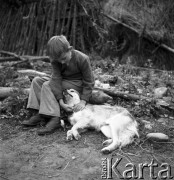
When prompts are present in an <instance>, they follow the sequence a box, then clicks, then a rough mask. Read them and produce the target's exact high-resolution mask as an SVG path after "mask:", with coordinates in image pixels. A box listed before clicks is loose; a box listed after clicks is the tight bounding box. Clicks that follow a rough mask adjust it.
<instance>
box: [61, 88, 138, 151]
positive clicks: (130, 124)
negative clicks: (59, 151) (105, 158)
mask: <svg viewBox="0 0 174 180" xmlns="http://www.w3.org/2000/svg"><path fill="white" fill-rule="evenodd" d="M63 94H64V101H65V103H66V104H69V105H71V106H74V105H75V104H77V103H78V102H80V98H79V94H78V92H77V91H75V90H74V89H69V90H66V91H64V93H63ZM68 120H69V122H70V124H71V125H72V128H71V129H70V130H69V131H67V140H72V139H73V138H75V139H76V140H78V139H79V138H80V137H81V136H80V134H79V130H80V129H86V128H91V127H92V128H94V129H96V130H97V131H101V132H102V133H103V134H104V135H105V136H106V137H107V138H108V139H107V140H106V141H104V142H103V145H104V146H106V147H104V148H103V149H102V150H101V151H102V152H103V153H109V152H111V151H113V150H115V149H116V148H118V147H124V146H126V145H128V144H130V143H132V142H133V140H134V136H135V135H136V136H138V137H139V134H138V125H137V122H136V120H134V118H133V117H132V115H131V114H130V113H129V112H128V111H127V110H126V109H125V108H123V107H119V106H110V105H93V104H87V105H86V107H85V108H84V109H83V110H82V111H78V112H73V113H72V115H70V116H69V117H68Z"/></svg>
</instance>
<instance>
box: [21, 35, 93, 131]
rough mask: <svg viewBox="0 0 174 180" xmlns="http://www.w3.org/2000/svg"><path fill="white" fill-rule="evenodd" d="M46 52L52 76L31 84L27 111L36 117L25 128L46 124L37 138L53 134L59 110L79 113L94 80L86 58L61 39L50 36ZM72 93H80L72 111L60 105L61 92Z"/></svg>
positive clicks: (58, 121) (34, 80)
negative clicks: (45, 122) (44, 122)
mask: <svg viewBox="0 0 174 180" xmlns="http://www.w3.org/2000/svg"><path fill="white" fill-rule="evenodd" d="M47 52H48V55H49V57H50V62H51V65H52V70H53V73H52V76H51V78H48V77H42V78H40V77H35V78H34V79H33V81H32V84H31V89H30V94H29V99H28V104H27V108H29V109H34V110H36V111H37V112H38V113H37V114H36V115H35V116H33V117H31V118H30V119H29V120H25V121H23V123H22V124H23V125H25V126H35V125H37V124H38V123H40V122H41V121H43V120H44V121H45V120H49V122H48V123H47V125H46V127H45V128H43V129H40V130H39V131H38V134H39V135H45V134H50V133H53V132H54V131H55V130H56V129H57V128H58V127H59V126H60V125H59V124H60V107H61V108H62V109H64V110H65V111H67V112H72V111H80V110H82V109H83V108H84V107H85V105H86V103H87V102H88V101H89V98H90V96H91V93H92V89H93V86H94V77H93V73H92V69H91V65H90V60H89V57H88V56H87V55H85V54H83V53H82V52H80V51H77V50H75V49H73V48H72V46H70V44H69V42H68V41H67V39H66V37H65V36H63V35H60V36H53V37H52V38H51V39H50V40H49V41H48V44H47ZM64 89H75V90H77V91H78V92H79V93H80V99H81V101H80V103H78V104H77V105H76V106H75V107H74V108H73V109H72V107H71V106H69V105H67V104H65V103H64V101H63V94H62V92H63V90H64Z"/></svg>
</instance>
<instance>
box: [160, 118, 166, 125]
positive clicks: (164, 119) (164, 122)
mask: <svg viewBox="0 0 174 180" xmlns="http://www.w3.org/2000/svg"><path fill="white" fill-rule="evenodd" d="M158 122H160V123H161V124H163V125H166V124H167V122H168V118H159V119H158Z"/></svg>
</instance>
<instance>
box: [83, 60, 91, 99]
mask: <svg viewBox="0 0 174 180" xmlns="http://www.w3.org/2000/svg"><path fill="white" fill-rule="evenodd" d="M81 73H82V81H83V91H82V95H81V99H83V100H85V101H89V98H90V96H91V93H92V89H93V87H94V76H93V72H92V68H91V64H90V60H89V58H85V59H83V60H82V61H81Z"/></svg>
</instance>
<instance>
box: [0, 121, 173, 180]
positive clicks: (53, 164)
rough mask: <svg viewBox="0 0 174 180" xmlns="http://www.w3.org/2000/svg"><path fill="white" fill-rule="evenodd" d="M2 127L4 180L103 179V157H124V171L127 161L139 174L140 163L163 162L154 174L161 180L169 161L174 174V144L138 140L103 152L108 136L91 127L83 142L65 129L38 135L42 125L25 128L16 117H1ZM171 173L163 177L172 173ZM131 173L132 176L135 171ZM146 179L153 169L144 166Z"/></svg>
mask: <svg viewBox="0 0 174 180" xmlns="http://www.w3.org/2000/svg"><path fill="white" fill-rule="evenodd" d="M0 127H1V146H0V179H2V180H48V179H50V180H59V179H60V180H98V179H102V177H101V176H102V175H103V172H104V170H103V168H102V160H103V158H107V159H108V160H111V158H113V162H115V161H116V160H117V158H118V159H120V158H122V160H121V161H120V163H119V164H118V166H117V169H118V170H119V171H120V173H122V172H124V171H125V170H126V169H130V168H128V167H126V164H127V163H132V164H134V165H135V167H136V173H137V175H138V176H139V166H140V164H141V163H148V164H150V162H151V161H152V160H153V159H154V161H155V162H157V164H158V165H159V167H158V168H156V169H155V173H154V174H155V175H156V176H157V179H160V178H159V177H158V173H159V171H160V170H163V169H165V168H164V167H161V166H160V165H161V163H168V165H169V167H171V172H169V171H167V172H168V174H171V175H174V171H173V170H174V169H173V167H174V166H173V160H174V154H173V144H172V143H165V144H162V145H161V144H159V143H156V144H152V143H149V142H144V143H142V142H141V143H140V141H139V140H137V141H136V143H133V144H132V145H131V146H129V147H126V148H124V149H122V150H116V151H114V152H113V153H111V154H108V155H103V154H102V153H101V152H100V150H101V148H102V142H103V141H104V139H105V137H104V136H103V135H102V134H101V133H100V132H95V131H92V130H90V131H88V132H85V133H84V134H83V135H82V138H81V139H80V140H79V141H75V140H74V141H71V142H67V141H66V132H64V131H63V129H59V130H57V131H56V132H55V133H53V134H51V135H46V136H38V135H37V133H36V131H37V129H38V128H39V127H36V128H32V129H24V128H23V127H22V126H21V124H20V122H19V121H18V120H13V121H12V119H11V120H8V119H1V120H0ZM137 143H138V145H137ZM108 166H109V165H108ZM110 169H111V168H110ZM167 172H164V173H163V176H168V174H167ZM117 174H118V173H117ZM117 174H116V173H114V171H112V176H111V174H108V176H110V179H121V177H118V176H117ZM128 175H130V176H131V172H129V173H128ZM143 178H144V179H146V180H148V179H151V175H150V170H149V168H145V169H144V175H143ZM129 179H130V178H129ZM132 179H135V178H132ZM137 179H140V178H139V177H138V178H137ZM167 179H169V178H167Z"/></svg>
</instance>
